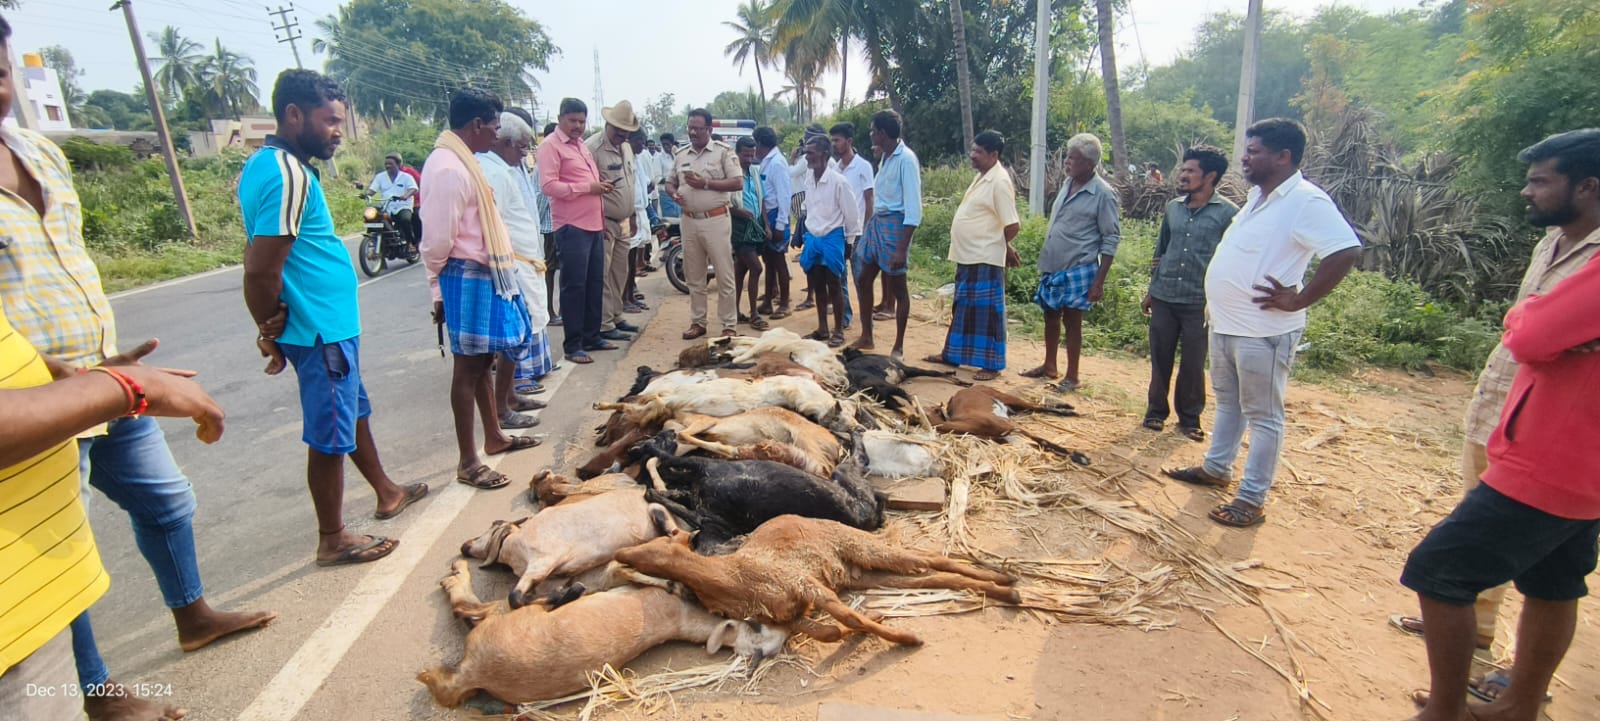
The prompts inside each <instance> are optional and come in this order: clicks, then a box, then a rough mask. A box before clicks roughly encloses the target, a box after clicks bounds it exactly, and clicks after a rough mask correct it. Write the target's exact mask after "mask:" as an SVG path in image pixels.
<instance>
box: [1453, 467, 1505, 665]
mask: <svg viewBox="0 0 1600 721" xmlns="http://www.w3.org/2000/svg"><path fill="white" fill-rule="evenodd" d="M1487 470H1489V453H1488V450H1487V449H1485V448H1484V447H1483V446H1480V445H1478V444H1476V443H1473V442H1472V441H1466V442H1464V443H1462V446H1461V495H1462V496H1463V497H1465V496H1466V495H1467V494H1468V493H1471V492H1472V489H1474V488H1477V487H1478V483H1479V482H1480V481H1479V479H1480V478H1482V477H1483V473H1484V471H1487ZM1507 585H1509V584H1507ZM1505 597H1506V586H1495V587H1494V588H1491V589H1489V590H1487V591H1484V592H1483V593H1480V594H1478V602H1477V603H1476V604H1474V605H1473V607H1472V610H1473V612H1474V613H1476V614H1477V616H1478V645H1479V646H1482V647H1488V646H1489V645H1490V644H1493V643H1494V632H1495V629H1496V627H1497V626H1498V621H1499V619H1500V602H1501V601H1502V600H1504V599H1505Z"/></svg>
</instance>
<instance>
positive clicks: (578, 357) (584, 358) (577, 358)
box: [567, 352, 594, 365]
mask: <svg viewBox="0 0 1600 721" xmlns="http://www.w3.org/2000/svg"><path fill="white" fill-rule="evenodd" d="M567 360H569V361H572V362H573V363H577V364H578V365H589V364H590V363H593V362H594V358H593V357H592V356H590V355H589V354H588V353H582V352H579V353H569V354H567Z"/></svg>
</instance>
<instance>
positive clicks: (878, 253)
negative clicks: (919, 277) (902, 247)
mask: <svg viewBox="0 0 1600 721" xmlns="http://www.w3.org/2000/svg"><path fill="white" fill-rule="evenodd" d="M905 224H906V214H905V213H898V212H895V211H882V212H879V213H877V214H876V215H873V216H872V217H871V218H869V219H868V220H867V228H866V230H865V231H864V232H862V234H861V240H860V241H859V242H857V243H856V267H857V268H858V269H859V268H861V267H863V266H865V265H866V264H868V263H871V264H873V265H876V266H878V270H881V271H883V274H884V275H905V274H906V266H905V265H899V266H896V265H894V262H893V260H894V246H895V244H897V243H899V242H900V232H901V230H902V229H903V228H905ZM857 272H860V271H859V270H857Z"/></svg>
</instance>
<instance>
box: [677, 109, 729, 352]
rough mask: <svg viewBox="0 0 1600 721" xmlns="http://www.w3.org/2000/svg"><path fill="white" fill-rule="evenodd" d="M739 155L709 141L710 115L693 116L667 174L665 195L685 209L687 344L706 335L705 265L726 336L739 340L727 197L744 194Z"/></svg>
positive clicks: (695, 113)
mask: <svg viewBox="0 0 1600 721" xmlns="http://www.w3.org/2000/svg"><path fill="white" fill-rule="evenodd" d="M743 190H744V171H743V170H742V169H740V167H739V155H738V153H736V152H734V149H733V148H732V147H730V146H729V145H728V144H727V143H722V142H718V141H715V140H712V139H711V111H709V110H706V109H705V108H695V109H693V110H690V111H689V146H688V147H686V148H683V149H681V150H679V151H678V154H677V156H676V157H675V158H674V159H673V163H672V172H671V173H668V174H667V194H668V195H670V196H672V199H673V201H675V202H677V203H678V205H681V206H683V220H682V226H681V227H682V229H683V269H684V274H685V275H687V276H688V280H689V330H687V331H684V333H683V339H684V340H694V339H696V338H699V337H700V336H703V335H705V334H706V263H707V262H708V261H709V262H710V264H711V267H712V269H714V270H715V271H716V273H717V320H718V322H720V323H721V324H722V335H724V336H735V335H738V334H739V332H738V331H737V330H734V324H735V323H737V322H738V308H737V305H736V299H735V298H734V278H733V223H732V220H731V219H730V217H729V216H728V197H729V194H730V193H733V192H736V191H737V192H743Z"/></svg>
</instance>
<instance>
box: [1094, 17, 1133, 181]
mask: <svg viewBox="0 0 1600 721" xmlns="http://www.w3.org/2000/svg"><path fill="white" fill-rule="evenodd" d="M1094 5H1095V18H1096V24H1097V25H1098V26H1099V27H1098V30H1099V32H1100V78H1101V80H1102V81H1103V82H1104V83H1105V86H1106V121H1107V122H1108V123H1109V124H1110V125H1111V158H1112V159H1113V160H1115V161H1116V170H1117V177H1118V178H1123V179H1126V178H1127V177H1128V160H1129V158H1128V138H1127V136H1126V135H1124V134H1123V132H1122V92H1121V91H1120V90H1119V89H1118V88H1117V56H1116V50H1115V47H1114V46H1115V45H1116V43H1115V42H1113V41H1114V39H1115V38H1114V37H1113V34H1112V23H1113V17H1112V14H1111V0H1095V3H1094Z"/></svg>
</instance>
